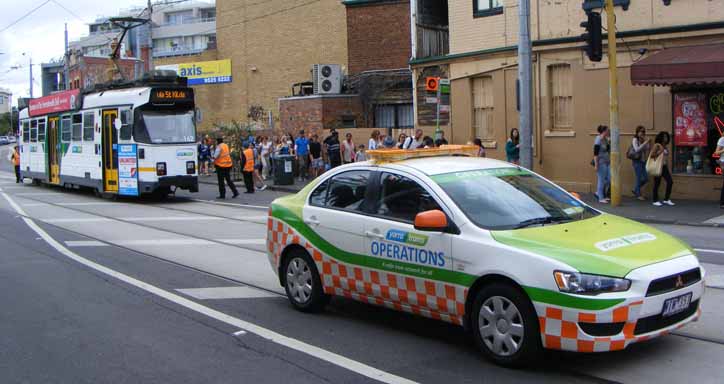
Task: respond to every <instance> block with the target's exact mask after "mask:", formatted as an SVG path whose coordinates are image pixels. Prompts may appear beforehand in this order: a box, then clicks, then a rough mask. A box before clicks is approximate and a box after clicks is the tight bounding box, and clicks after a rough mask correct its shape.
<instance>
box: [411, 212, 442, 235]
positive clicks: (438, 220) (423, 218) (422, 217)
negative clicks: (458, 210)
mask: <svg viewBox="0 0 724 384" xmlns="http://www.w3.org/2000/svg"><path fill="white" fill-rule="evenodd" d="M447 228H448V222H447V216H446V215H445V212H443V211H441V210H439V209H433V210H430V211H425V212H420V213H418V214H417V216H415V229H416V230H418V231H430V232H443V231H445V230H446V229H447Z"/></svg>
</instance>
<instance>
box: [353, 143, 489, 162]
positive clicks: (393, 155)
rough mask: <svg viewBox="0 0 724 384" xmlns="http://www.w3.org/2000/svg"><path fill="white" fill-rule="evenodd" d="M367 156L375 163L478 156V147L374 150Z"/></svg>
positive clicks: (445, 146) (444, 146)
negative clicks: (423, 158) (424, 158)
mask: <svg viewBox="0 0 724 384" xmlns="http://www.w3.org/2000/svg"><path fill="white" fill-rule="evenodd" d="M366 154H367V158H368V159H370V160H371V161H372V162H373V163H390V162H395V161H402V160H407V159H417V158H422V157H437V156H476V155H477V154H478V147H477V146H475V145H441V146H439V147H437V148H419V149H374V150H371V151H367V152H366Z"/></svg>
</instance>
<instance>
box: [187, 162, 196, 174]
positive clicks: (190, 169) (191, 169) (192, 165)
mask: <svg viewBox="0 0 724 384" xmlns="http://www.w3.org/2000/svg"><path fill="white" fill-rule="evenodd" d="M194 173H196V162H195V161H187V162H186V174H187V175H193V174H194Z"/></svg>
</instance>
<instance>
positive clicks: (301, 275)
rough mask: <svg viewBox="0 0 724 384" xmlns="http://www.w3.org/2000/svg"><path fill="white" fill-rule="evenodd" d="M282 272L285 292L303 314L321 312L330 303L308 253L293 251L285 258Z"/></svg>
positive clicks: (298, 250)
mask: <svg viewBox="0 0 724 384" xmlns="http://www.w3.org/2000/svg"><path fill="white" fill-rule="evenodd" d="M282 271H283V273H284V290H285V291H286V293H287V297H288V298H289V301H290V302H291V303H292V305H293V306H294V308H296V309H298V310H300V311H302V312H320V311H322V310H323V309H324V307H325V306H326V305H327V303H329V296H327V295H325V294H324V291H323V288H322V281H321V279H320V278H319V273H318V272H317V266H316V265H315V264H314V262H313V261H312V258H311V257H309V254H308V253H307V252H306V251H303V250H300V249H295V250H292V251H291V253H290V255H289V256H288V257H286V258H285V262H284V266H283V268H282Z"/></svg>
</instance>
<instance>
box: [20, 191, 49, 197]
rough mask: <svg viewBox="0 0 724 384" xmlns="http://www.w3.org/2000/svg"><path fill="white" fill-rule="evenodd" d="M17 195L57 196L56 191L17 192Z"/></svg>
mask: <svg viewBox="0 0 724 384" xmlns="http://www.w3.org/2000/svg"><path fill="white" fill-rule="evenodd" d="M15 195H18V196H21V197H22V196H57V195H58V192H18V193H15Z"/></svg>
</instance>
